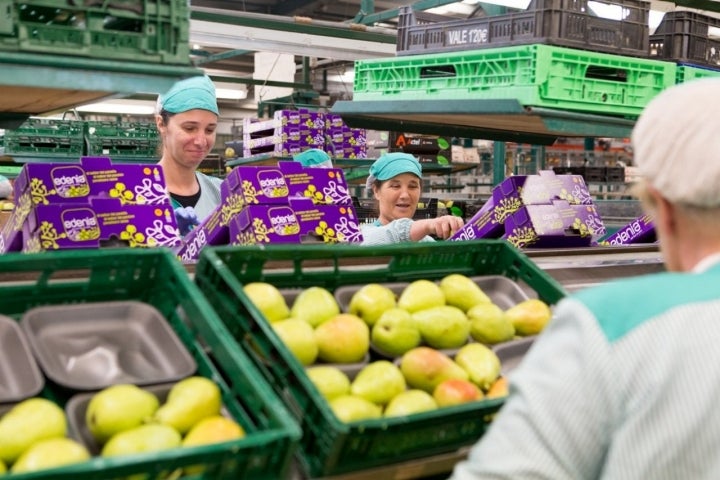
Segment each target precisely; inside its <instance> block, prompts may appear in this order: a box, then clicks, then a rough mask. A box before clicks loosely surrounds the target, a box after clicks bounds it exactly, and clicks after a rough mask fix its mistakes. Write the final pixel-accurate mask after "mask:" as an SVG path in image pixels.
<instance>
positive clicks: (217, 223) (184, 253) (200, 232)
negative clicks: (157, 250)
mask: <svg viewBox="0 0 720 480" xmlns="http://www.w3.org/2000/svg"><path fill="white" fill-rule="evenodd" d="M244 206H245V201H244V200H243V197H242V196H240V195H238V194H229V195H227V196H225V197H224V198H223V201H222V202H221V203H220V205H218V206H217V207H215V209H214V210H213V211H212V212H211V213H210V215H208V216H207V217H206V218H205V219H204V220H203V221H202V222H201V223H200V225H197V226H196V227H195V228H193V229H192V230H190V232H189V233H188V234H187V235H185V237H183V239H182V245H181V246H180V248H179V249H178V250H177V251H176V252H175V254H176V255H177V257H178V258H179V259H180V261H181V262H183V263H193V262H195V261H197V259H198V257H199V256H200V251H201V250H202V249H203V247H205V246H207V245H227V244H228V243H230V230H229V225H230V221H231V220H232V219H233V218H234V217H235V216H236V215H237V214H238V213H240V212H241V211H242V209H243V207H244Z"/></svg>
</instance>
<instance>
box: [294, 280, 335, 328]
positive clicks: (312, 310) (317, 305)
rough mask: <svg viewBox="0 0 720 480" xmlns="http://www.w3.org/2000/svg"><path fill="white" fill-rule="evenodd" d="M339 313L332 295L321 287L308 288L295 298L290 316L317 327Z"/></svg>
mask: <svg viewBox="0 0 720 480" xmlns="http://www.w3.org/2000/svg"><path fill="white" fill-rule="evenodd" d="M339 313H340V305H338V303H337V300H335V297H334V296H333V294H332V293H330V292H329V291H328V290H327V289H325V288H323V287H309V288H306V289H304V290H303V291H302V292H300V294H299V295H298V296H297V297H295V301H294V302H293V305H292V308H291V309H290V316H292V317H293V318H300V319H302V320H305V321H306V322H308V323H309V324H310V325H312V326H313V327H317V326H318V325H320V324H321V323H323V322H325V321H326V320H329V319H331V318H332V317H334V316H335V315H337V314H339Z"/></svg>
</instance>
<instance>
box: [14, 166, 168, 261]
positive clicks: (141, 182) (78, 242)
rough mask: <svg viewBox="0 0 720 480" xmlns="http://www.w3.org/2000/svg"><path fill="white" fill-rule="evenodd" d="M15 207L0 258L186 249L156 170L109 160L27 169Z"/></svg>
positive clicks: (18, 181)
mask: <svg viewBox="0 0 720 480" xmlns="http://www.w3.org/2000/svg"><path fill="white" fill-rule="evenodd" d="M14 201H15V209H14V211H13V214H12V216H11V217H10V219H9V220H8V222H7V224H6V225H5V227H4V228H3V230H2V232H0V253H4V252H17V251H22V252H38V251H46V250H58V249H70V248H99V247H103V246H129V247H164V246H166V247H175V246H177V245H178V244H179V243H180V235H179V232H178V229H177V225H176V223H175V215H174V213H173V209H172V206H171V203H170V197H169V195H168V193H167V189H166V186H165V177H164V176H163V172H162V169H161V168H160V167H159V166H158V165H146V164H113V163H112V162H111V160H110V159H109V158H107V157H82V158H81V159H80V162H79V163H28V164H25V166H24V167H23V169H22V171H21V172H20V175H19V176H18V177H17V179H16V180H15V189H14Z"/></svg>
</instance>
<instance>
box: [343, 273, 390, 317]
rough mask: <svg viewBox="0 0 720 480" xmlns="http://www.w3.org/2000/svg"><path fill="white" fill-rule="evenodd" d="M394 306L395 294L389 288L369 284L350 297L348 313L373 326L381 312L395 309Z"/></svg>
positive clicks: (377, 284)
mask: <svg viewBox="0 0 720 480" xmlns="http://www.w3.org/2000/svg"><path fill="white" fill-rule="evenodd" d="M396 304H397V301H396V298H395V292H393V291H392V290H391V289H390V288H388V287H386V286H385V285H380V284H379V283H369V284H367V285H365V286H363V287H361V288H360V290H358V291H356V292H355V293H354V294H353V295H352V297H350V303H349V304H348V313H352V314H353V315H357V316H358V317H360V318H362V319H363V320H365V323H367V324H368V325H370V326H373V325H374V324H375V322H377V320H378V319H379V318H380V316H381V315H382V314H383V312H385V311H386V310H389V309H391V308H395V306H396Z"/></svg>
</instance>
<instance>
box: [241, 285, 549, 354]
mask: <svg viewBox="0 0 720 480" xmlns="http://www.w3.org/2000/svg"><path fill="white" fill-rule="evenodd" d="M244 292H245V294H246V295H247V296H248V298H249V299H250V300H251V301H252V302H253V304H254V305H255V306H256V307H257V308H258V310H260V312H261V313H262V314H263V315H264V316H265V318H266V319H267V320H268V321H269V322H270V324H271V325H272V327H273V329H274V331H275V333H277V335H278V336H279V337H280V339H281V340H282V341H283V342H284V344H285V345H286V346H287V347H288V349H289V350H290V351H291V352H292V353H293V354H294V355H295V357H296V358H297V359H298V360H299V361H300V363H301V364H303V365H305V366H310V365H313V364H315V363H354V362H362V361H363V360H364V359H367V358H368V353H369V351H370V347H371V346H372V347H373V349H374V351H375V352H378V353H379V354H381V355H382V356H384V357H385V358H397V357H399V356H401V355H403V354H405V353H406V352H408V351H410V350H412V349H413V348H416V347H418V346H428V347H432V348H435V349H457V348H460V347H461V346H463V345H465V344H467V343H468V342H471V341H475V342H480V343H483V344H485V345H493V344H497V343H501V342H505V341H509V340H513V339H514V338H517V337H523V336H530V335H535V334H538V333H540V332H541V331H542V330H543V328H545V325H546V324H547V323H548V321H549V320H550V318H551V316H552V312H551V309H550V307H549V306H548V305H547V304H546V303H545V302H543V301H542V300H539V299H527V300H524V301H522V302H520V303H517V304H516V305H513V306H511V307H509V308H507V309H502V308H500V307H499V306H498V305H497V304H495V303H494V302H493V301H492V299H491V298H490V297H489V296H488V295H487V294H486V293H485V292H484V291H483V290H482V289H481V288H480V286H479V285H478V284H477V283H476V282H475V281H474V280H472V279H471V278H469V277H467V276H465V275H462V274H449V275H446V276H445V277H443V278H442V279H441V280H440V281H438V282H434V281H430V280H425V279H419V280H415V281H412V282H410V283H409V284H408V285H406V286H405V287H404V288H403V289H402V291H400V292H399V294H398V293H396V292H395V291H394V290H393V289H392V288H390V287H389V286H387V285H383V284H380V283H369V284H367V285H364V286H362V287H360V288H359V289H358V290H357V291H355V292H354V293H353V294H352V297H351V298H350V301H349V303H348V305H347V308H346V309H345V311H342V309H341V307H340V305H339V303H338V301H337V299H336V298H335V296H334V295H333V294H332V293H331V292H330V291H328V290H327V289H325V288H323V287H320V286H313V287H309V288H305V289H303V290H302V291H301V292H300V293H299V295H298V296H297V297H295V299H294V301H293V302H292V304H291V305H290V306H289V305H288V301H287V300H286V299H285V297H284V296H283V294H282V293H281V292H280V291H279V290H278V289H277V288H276V287H275V286H273V285H271V284H269V283H265V282H252V283H248V284H246V285H245V286H244Z"/></svg>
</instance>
